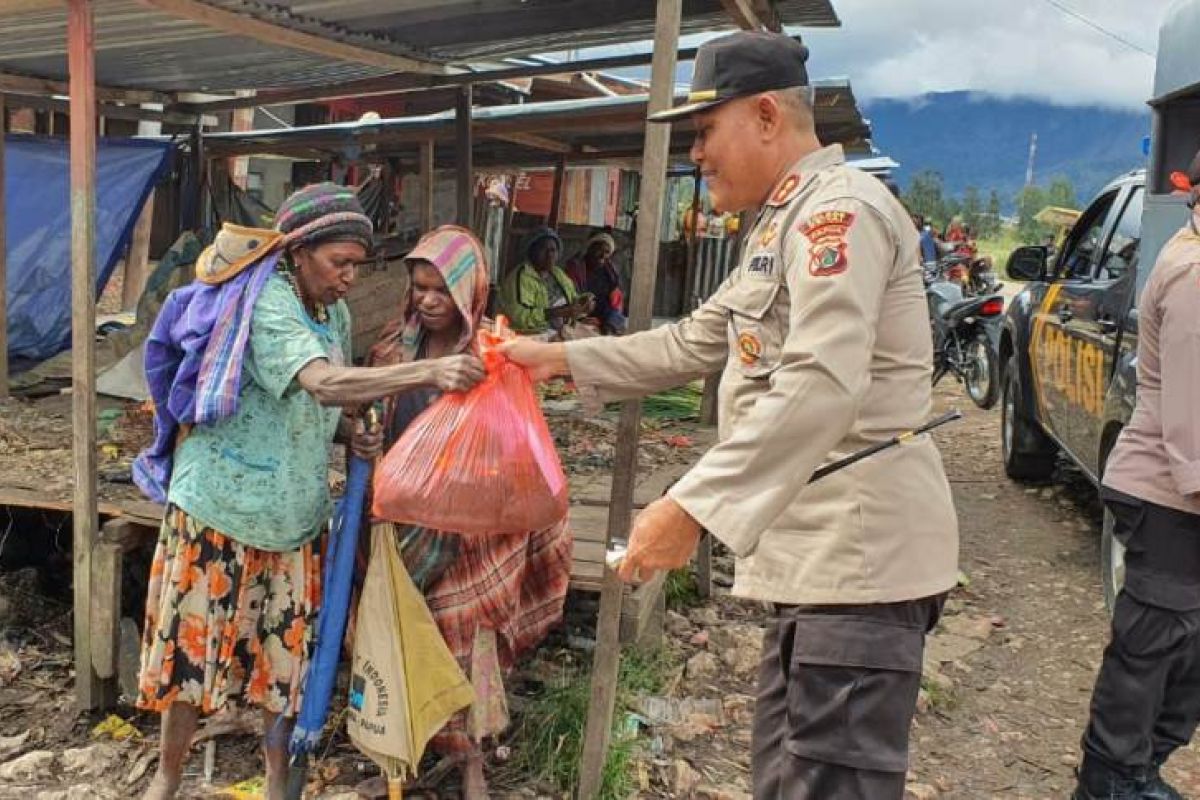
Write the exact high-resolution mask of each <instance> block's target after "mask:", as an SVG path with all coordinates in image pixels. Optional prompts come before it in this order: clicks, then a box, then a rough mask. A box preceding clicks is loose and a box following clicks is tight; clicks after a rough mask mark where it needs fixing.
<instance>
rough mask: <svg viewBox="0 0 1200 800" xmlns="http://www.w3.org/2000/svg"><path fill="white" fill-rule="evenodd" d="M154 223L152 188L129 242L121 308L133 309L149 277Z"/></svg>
mask: <svg viewBox="0 0 1200 800" xmlns="http://www.w3.org/2000/svg"><path fill="white" fill-rule="evenodd" d="M153 223H154V190H153V189H151V190H150V194H149V196H147V197H146V204H145V205H143V206H142V211H141V213H140V214H138V218H137V222H136V223H134V226H133V236H132V238H131V239H130V242H129V255H128V257H126V259H125V282H124V283H123V284H122V285H121V308H123V309H125V310H126V311H133V310H135V309H136V308H137V304H138V300H140V299H141V298H142V292H143V291H144V290H145V289H146V280H147V279H148V278H149V277H150V269H149V267H150V231H151V228H152V226H153Z"/></svg>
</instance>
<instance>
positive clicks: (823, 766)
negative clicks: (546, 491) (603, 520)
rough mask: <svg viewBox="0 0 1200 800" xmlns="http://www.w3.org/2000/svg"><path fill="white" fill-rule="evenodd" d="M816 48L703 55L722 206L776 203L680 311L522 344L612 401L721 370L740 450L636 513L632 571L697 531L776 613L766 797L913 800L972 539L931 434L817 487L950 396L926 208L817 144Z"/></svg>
mask: <svg viewBox="0 0 1200 800" xmlns="http://www.w3.org/2000/svg"><path fill="white" fill-rule="evenodd" d="M806 58H807V49H806V48H805V47H804V46H803V45H801V44H800V43H799V42H797V41H795V40H794V39H791V38H788V37H786V36H782V35H776V34H768V33H748V32H740V33H734V34H730V35H728V36H725V37H722V38H720V39H715V40H713V41H711V42H709V43H708V44H705V45H704V46H702V47H701V48H700V50H699V52H698V53H697V56H696V66H695V73H694V78H693V83H692V91H691V94H690V96H689V98H688V103H687V104H686V105H683V106H682V107H679V108H676V109H673V110H671V111H668V112H666V113H663V114H660V115H658V116H656V117H654V118H652V120H653V121H668V120H673V119H679V118H682V117H691V118H692V119H693V121H694V124H695V129H696V138H695V143H694V145H693V147H692V153H691V155H692V159H693V160H694V161H695V162H696V164H698V165H699V167H700V170H701V172H702V174H703V176H704V179H705V181H706V182H707V185H708V189H709V192H710V195H711V197H712V201H713V204H714V206H716V208H717V209H718V210H720V211H729V212H737V211H743V210H749V209H755V210H757V214H758V216H757V220H756V222H755V224H754V226H753V227H752V228H751V230H750V231H749V232H748V239H747V244H746V247H745V251H744V256H743V258H742V260H741V263H740V264H739V265H738V267H737V269H736V270H735V271H734V273H733V274H732V275H731V276H730V277H729V279H728V280H727V281H725V283H724V284H722V286H721V287H720V288H719V289H718V290H717V292H716V293H715V294H714V295H713V297H712V298H711V299H709V300H708V302H706V303H705V304H704V305H703V306H701V307H700V308H699V309H698V310H697V311H696V312H695V313H694V314H692V316H691V317H690V318H688V319H684V320H682V321H680V322H678V323H676V324H674V325H669V326H666V327H661V328H658V329H656V330H654V331H650V332H644V333H638V334H635V335H633V336H629V337H625V338H622V339H616V340H614V339H605V340H603V341H600V340H593V341H590V342H589V341H583V342H572V343H570V344H567V345H565V346H564V345H557V344H556V345H547V344H540V343H533V342H528V341H518V342H516V343H513V344H511V345H509V346H508V354H509V356H510V357H511V358H513V359H514V360H516V361H518V362H520V363H523V364H525V365H526V366H527V367H529V368H530V370H531V372H532V373H533V374H534V376H535V377H537V378H546V377H549V376H551V375H554V374H567V373H569V374H571V375H572V376H573V378H574V380H575V381H576V383H577V384H578V385H579V386H580V387H581V390H582V388H583V387H595V389H596V390H597V391H598V392H599V393H600V395H601V396H602V397H603V398H604V399H627V398H633V397H637V396H640V395H645V394H648V393H652V392H656V391H660V390H662V389H666V388H668V387H671V386H675V385H678V384H681V383H684V382H687V381H690V380H692V379H695V378H698V377H700V376H702V375H705V374H707V373H710V372H713V371H715V370H717V369H720V368H722V367H724V375H723V380H722V384H721V396H720V432H719V433H720V443H719V444H717V445H716V446H714V447H713V448H712V449H711V450H709V451H708V453H707V454H706V455H705V456H704V457H703V458H702V459H700V461H699V463H698V464H697V465H696V466H695V468H694V469H692V471H691V472H689V473H688V474H687V475H686V476H684V477H683V478H682V479H681V480H680V481H679V482H678V483H676V484H675V486H674V487H673V488H672V489H671V491H670V492H669V493H668V496H667V497H665V498H663V499H661V500H658V501H656V502H655V503H653V504H651V505H650V506H648V507H647V508H646V509H645V510H644V511H643V512H642V513H641V514H639V515H638V517H637V519H636V521H635V522H634V525H633V530H632V531H631V535H630V541H629V550H628V554H627V556H626V558H625V560H624V562H623V564H622V565H621V572H622V576H623V577H625V578H626V579H627V580H628V579H633V578H637V577H640V578H642V579H646V578H648V577H649V575H650V573H651V572H653V571H655V570H666V569H672V568H675V567H680V566H683V565H684V564H686V563H687V561H688V559H689V558H690V557H691V555H692V553H693V551H694V549H695V547H696V544H697V542H698V540H699V537H700V533H701V529H707V530H708V531H710V532H711V533H712V534H713V535H715V536H716V537H717V538H718V539H720V540H721V541H722V542H724V544H726V545H727V546H728V547H729V548H730V549H731V550H732V551H733V552H734V553H735V554H736V555H737V556H738V558H739V560H738V564H737V577H736V582H735V585H734V593H735V594H736V595H739V596H741V597H747V598H754V599H757V600H762V601H766V602H768V603H769V604H772V606H773V609H774V615H773V617H772V619H771V622H770V624H769V626H768V629H767V635H766V638H765V642H764V653H763V661H762V668H761V672H760V675H759V686H758V702H757V708H756V712H755V722H754V731H753V743H752V749H753V773H754V774H753V781H754V796H755V797H756V798H781V797H782V798H788V799H789V800H794V799H797V798H799V799H800V800H900V798H901V797H902V796H903V794H904V784H905V773H906V769H907V759H908V736H909V726H910V723H911V721H912V716H913V711H914V708H915V704H916V699H917V692H918V689H919V684H920V676H921V662H922V655H923V651H924V643H925V634H926V632H927V631H928V630H929V629H930V628H931V627H932V626H933V625H934V623H935V622H936V620H937V618H938V615H939V613H940V611H941V606H942V601H943V598H944V594H945V592H947V591H948V590H949V589H950V588H951V587H952V586H953V584H954V583H955V580H956V577H957V574H958V573H957V561H958V530H957V522H956V518H955V514H954V508H953V505H952V501H951V496H950V488H949V484H948V482H947V480H946V476H945V473H944V471H943V469H942V462H941V457H940V455H939V453H938V451H937V448H936V447H935V445H934V444H933V442H932V441H930V440H929V439H928V438H926V437H920V438H918V439H916V440H914V441H912V442H910V443H909V444H908V445H906V446H904V447H900V448H894V449H892V450H890V451H886V452H884V453H881V454H879V455H877V456H874V457H872V458H870V459H866V460H864V461H861V462H859V463H858V464H856V465H855V466H853V467H851V468H849V469H845V470H843V471H841V472H838V473H836V474H834V475H832V476H831V477H828V478H826V479H824V480H822V481H820V482H817V483H814V484H812V485H806V484H807V482H808V479H809V477H810V476H811V475H812V473H813V471H814V470H815V469H816V468H817V467H819V466H821V465H822V464H823V463H826V462H828V461H831V460H833V459H837V458H840V457H843V456H846V455H848V454H850V453H852V452H854V451H857V450H859V449H861V448H863V447H865V446H867V445H870V444H872V443H875V442H879V441H882V440H886V439H889V438H890V437H892V436H894V435H896V434H898V433H900V432H902V431H905V430H908V429H911V428H913V427H915V426H917V425H919V424H921V423H922V422H923V421H925V420H926V418H927V416H928V415H929V414H930V411H931V398H930V364H931V362H932V352H931V349H932V347H931V342H930V336H929V319H928V316H927V311H926V303H925V293H924V288H923V284H922V281H921V271H920V267H919V264H918V259H917V253H918V252H919V249H918V246H917V234H916V231H915V230H914V228H913V225H912V220H911V219H910V218H909V216H908V213H907V212H906V211H905V210H904V208H903V207H902V206H901V205H900V203H899V202H898V201H897V200H896V199H895V197H893V196H892V194H891V193H890V192H889V191H888V190H887V188H886V187H885V186H884V185H883V184H882V183H880V182H879V181H878V180H876V179H875V178H873V177H870V176H868V175H867V174H865V173H863V172H860V171H859V170H856V169H853V168H850V167H847V166H846V164H845V162H844V159H843V155H842V150H841V148H840V147H839V146H832V147H822V146H821V143H820V142H819V141H818V139H817V136H816V130H815V124H814V119H813V108H812V102H811V98H812V95H811V89H810V87H809V86H808V77H807V73H806V71H805V66H804V63H805V60H806Z"/></svg>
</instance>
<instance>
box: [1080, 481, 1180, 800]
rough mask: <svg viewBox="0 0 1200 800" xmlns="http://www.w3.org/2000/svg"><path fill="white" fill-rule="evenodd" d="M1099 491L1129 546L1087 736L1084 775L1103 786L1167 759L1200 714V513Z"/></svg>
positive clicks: (1117, 531)
mask: <svg viewBox="0 0 1200 800" xmlns="http://www.w3.org/2000/svg"><path fill="white" fill-rule="evenodd" d="M1101 496H1102V497H1103V499H1104V501H1105V504H1106V505H1107V506H1108V509H1109V510H1110V511H1111V512H1112V514H1113V517H1114V518H1115V520H1116V527H1115V529H1114V534H1115V536H1116V538H1117V539H1118V540H1119V541H1121V542H1122V544H1124V545H1125V547H1126V551H1125V588H1124V589H1123V590H1122V591H1121V593H1120V594H1119V595H1117V601H1116V605H1115V608H1114V609H1113V619H1112V640H1111V642H1110V643H1109V645H1108V647H1107V648H1106V649H1105V651H1104V660H1103V661H1102V662H1101V665H1100V674H1099V676H1098V677H1097V678H1096V688H1095V691H1094V692H1093V694H1092V706H1091V715H1090V718H1089V720H1088V727H1087V731H1086V732H1085V733H1084V736H1083V753H1084V765H1083V770H1082V774H1081V777H1082V778H1083V779H1084V781H1085V783H1095V785H1097V786H1103V785H1104V784H1103V780H1104V778H1105V776H1106V774H1110V773H1115V774H1116V775H1118V776H1120V777H1123V778H1134V777H1137V776H1138V775H1139V774H1141V773H1143V772H1144V771H1145V770H1148V769H1151V768H1153V767H1156V766H1158V765H1160V764H1162V763H1163V762H1164V761H1166V760H1167V757H1168V756H1169V755H1170V754H1171V753H1172V752H1174V751H1175V750H1176V749H1177V748H1179V747H1183V746H1184V745H1186V744H1187V743H1188V742H1189V741H1190V740H1191V738H1192V734H1193V733H1194V732H1195V730H1196V724H1197V722H1198V721H1200V516H1197V515H1194V514H1188V513H1186V512H1183V511H1177V510H1175V509H1171V508H1165V507H1163V506H1159V505H1155V504H1154V503H1148V502H1144V501H1142V500H1139V499H1137V498H1134V497H1130V496H1128V495H1125V494H1121V493H1119V492H1115V491H1113V490H1111V489H1104V490H1103V492H1102V494H1101ZM1089 779H1091V780H1089ZM1097 779H1098V780H1097Z"/></svg>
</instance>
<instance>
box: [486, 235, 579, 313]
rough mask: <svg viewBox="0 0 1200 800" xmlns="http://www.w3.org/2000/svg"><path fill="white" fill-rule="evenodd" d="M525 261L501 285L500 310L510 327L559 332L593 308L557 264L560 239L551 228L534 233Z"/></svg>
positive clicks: (560, 253)
mask: <svg viewBox="0 0 1200 800" xmlns="http://www.w3.org/2000/svg"><path fill="white" fill-rule="evenodd" d="M525 252H526V260H525V261H524V262H523V263H522V264H521V265H520V266H519V267H517V268H516V269H514V270H513V271H512V272H510V273H508V275H506V276H505V278H504V281H503V282H502V283H501V284H500V297H499V302H500V309H501V310H502V311H503V312H504V314H505V315H506V316H507V317H508V319H509V321H510V322H511V323H512V326H513V330H515V331H517V332H518V333H525V334H542V333H548V332H555V333H561V332H562V330H563V328H564V327H565V326H567V325H570V324H573V323H574V322H575V321H577V320H579V319H582V318H583V317H586V316H587V315H588V314H589V313H591V311H592V307H593V306H594V299H593V298H592V296H591V295H587V294H583V295H581V294H579V293H578V291H576V289H575V283H574V281H572V280H571V278H570V277H569V276H568V275H567V273H565V272H563V270H562V268H561V267H559V266H558V259H559V256H560V255H562V240H561V239H559V238H558V234H557V233H555V232H554V231H553V230H551V229H550V228H541V229H539V230H537V231H535V232H534V233H533V235H532V236H531V237H530V239H529V243H528V245H527V246H526V249H525Z"/></svg>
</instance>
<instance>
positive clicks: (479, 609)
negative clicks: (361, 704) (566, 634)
mask: <svg viewBox="0 0 1200 800" xmlns="http://www.w3.org/2000/svg"><path fill="white" fill-rule="evenodd" d="M407 261H408V264H409V269H410V271H411V275H412V281H411V284H410V285H411V290H410V293H409V296H408V298H407V300H406V302H405V305H404V309H403V315H402V316H401V317H400V318H399V319H397V320H396V321H394V322H393V323H392V324H391V325H389V326H388V327H387V328H386V329H385V330H384V332H383V334H382V335H381V337H380V340H379V342H378V344H376V345H375V347H374V348H373V349H372V351H371V359H370V363H371V364H372V365H380V366H383V365H386V366H391V365H396V364H401V365H403V364H408V365H414V366H415V365H419V364H423V363H425V361H426V359H430V358H438V357H447V356H451V355H454V354H468V353H474V352H475V349H476V346H477V345H476V332H477V331H478V329H479V327H480V325H481V324H482V323H483V313H484V308H485V306H486V305H487V292H488V269H487V263H486V261H485V257H484V254H483V248H482V247H481V246H480V244H479V241H478V240H477V239H476V238H475V237H474V236H472V235H471V233H470V232H469V231H466V230H464V229H462V228H457V227H454V226H444V227H442V228H438V229H437V230H435V231H433V232H431V233H429V234H427V235H426V236H425V238H423V239H422V240H421V242H420V243H419V244H418V245H417V247H416V249H414V250H413V251H412V252H411V253H409V255H408V258H407ZM437 394H438V392H437V390H433V389H418V390H410V391H406V392H400V393H397V394H395V395H394V396H393V397H392V398H391V399H389V400H388V402H387V413H386V414H385V423H384V439H385V444H387V445H388V446H390V445H391V444H392V443H393V442H395V441H396V439H397V438H399V437H400V435H401V434H402V433H403V432H404V430H405V428H406V427H407V426H408V425H409V423H411V422H412V421H413V419H414V418H415V417H416V416H417V415H418V414H420V413H421V412H422V411H423V410H424V409H425V408H426V406H428V405H429V403H431V402H433V400H434V399H435V398H436V397H437ZM367 444H369V443H367V442H364V445H363V446H364V447H365V446H366V445H367ZM397 536H399V537H400V540H401V545H402V552H403V554H404V560H405V563H406V565H407V566H408V569H409V573H410V574H411V575H412V577H413V579H414V581H415V582H416V583H417V585H418V586H419V587H420V588H421V589H422V591H423V592H424V593H425V597H426V601H427V603H428V605H429V609H430V611H431V612H432V613H433V618H434V619H435V620H436V622H437V625H438V627H439V629H440V630H441V632H442V636H443V637H444V638H445V640H446V643H447V644H448V645H449V647H450V651H451V652H452V653H454V656H455V658H457V659H458V662H459V664H460V665H461V666H462V668H463V671H464V673H465V674H466V675H467V676H468V677H469V678H470V680H471V683H472V685H473V687H474V689H475V695H476V698H475V702H474V704H473V705H472V707H471V708H470V709H469V710H468V711H464V712H461V713H460V714H458V715H457V716H456V717H454V718H453V719H452V720H451V721H450V723H449V724H448V725H447V726H446V728H445V729H444V730H443V731H442V732H441V733H440V734H439V735H438V736H437V737H436V738H435V739H434V740H433V742H432V747H433V749H434V750H435V751H436V752H439V753H441V754H442V755H445V756H452V757H455V758H459V759H461V760H462V761H463V769H462V776H463V792H462V796H463V798H464V800H483V799H484V798H486V797H487V796H488V794H487V785H486V782H485V779H484V772H483V755H482V751H481V748H480V742H481V741H482V740H483V739H484V738H486V737H489V736H495V735H496V734H499V733H500V732H501V731H503V730H504V728H505V727H507V725H508V712H507V704H506V700H505V691H504V683H503V676H504V673H505V672H506V671H507V670H509V669H510V668H511V667H512V665H513V663H514V662H515V661H516V660H517V659H518V658H519V657H520V656H521V655H522V654H523V653H525V652H526V651H528V650H529V649H530V648H532V647H534V646H536V645H537V644H538V643H539V642H540V641H541V640H542V639H543V638H544V637H545V635H546V633H547V632H548V631H549V630H550V628H551V627H552V626H554V625H555V624H557V623H558V622H559V620H560V619H561V618H562V609H563V601H564V599H565V597H566V593H567V584H568V583H569V581H570V574H571V536H570V533H569V532H568V529H567V525H566V520H563V521H562V522H560V523H559V524H557V525H555V526H553V527H551V528H548V529H546V530H540V531H532V532H529V533H518V534H494V535H488V536H478V535H475V536H460V535H458V534H455V533H453V532H446V531H432V530H428V529H424V528H416V527H411V526H397Z"/></svg>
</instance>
